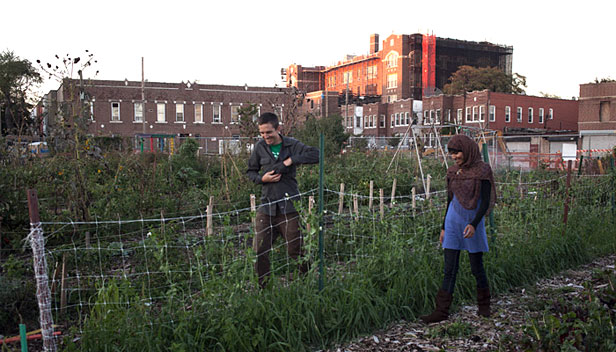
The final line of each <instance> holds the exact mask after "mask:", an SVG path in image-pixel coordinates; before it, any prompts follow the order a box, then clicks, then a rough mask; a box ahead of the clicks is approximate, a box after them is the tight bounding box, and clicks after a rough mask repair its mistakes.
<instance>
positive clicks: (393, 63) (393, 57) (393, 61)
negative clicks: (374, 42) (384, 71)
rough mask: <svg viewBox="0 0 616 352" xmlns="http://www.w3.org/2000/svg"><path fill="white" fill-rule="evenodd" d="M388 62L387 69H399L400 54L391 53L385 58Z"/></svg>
mask: <svg viewBox="0 0 616 352" xmlns="http://www.w3.org/2000/svg"><path fill="white" fill-rule="evenodd" d="M385 60H386V61H387V67H388V68H389V67H398V53H397V52H395V51H392V52H390V53H389V54H388V55H387V58H385Z"/></svg>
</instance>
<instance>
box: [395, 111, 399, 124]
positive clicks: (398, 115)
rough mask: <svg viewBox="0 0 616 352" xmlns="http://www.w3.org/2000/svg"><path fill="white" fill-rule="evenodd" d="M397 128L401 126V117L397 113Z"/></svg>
mask: <svg viewBox="0 0 616 352" xmlns="http://www.w3.org/2000/svg"><path fill="white" fill-rule="evenodd" d="M395 116H396V126H400V116H399V115H398V113H396V115H395Z"/></svg>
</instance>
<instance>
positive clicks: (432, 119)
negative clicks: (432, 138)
mask: <svg viewBox="0 0 616 352" xmlns="http://www.w3.org/2000/svg"><path fill="white" fill-rule="evenodd" d="M433 123H434V110H430V124H433Z"/></svg>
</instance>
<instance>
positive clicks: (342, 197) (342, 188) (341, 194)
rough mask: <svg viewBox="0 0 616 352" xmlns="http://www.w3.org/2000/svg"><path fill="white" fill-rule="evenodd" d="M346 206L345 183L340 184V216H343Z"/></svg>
mask: <svg viewBox="0 0 616 352" xmlns="http://www.w3.org/2000/svg"><path fill="white" fill-rule="evenodd" d="M343 206H344V183H341V184H340V195H339V196H338V215H340V214H342V208H343Z"/></svg>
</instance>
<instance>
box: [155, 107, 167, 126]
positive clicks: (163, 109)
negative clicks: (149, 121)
mask: <svg viewBox="0 0 616 352" xmlns="http://www.w3.org/2000/svg"><path fill="white" fill-rule="evenodd" d="M166 105H167V104H165V103H156V122H157V123H166V122H167V111H166V110H167V108H166ZM161 116H162V119H161Z"/></svg>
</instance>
